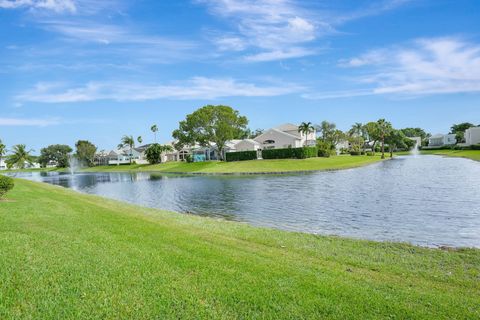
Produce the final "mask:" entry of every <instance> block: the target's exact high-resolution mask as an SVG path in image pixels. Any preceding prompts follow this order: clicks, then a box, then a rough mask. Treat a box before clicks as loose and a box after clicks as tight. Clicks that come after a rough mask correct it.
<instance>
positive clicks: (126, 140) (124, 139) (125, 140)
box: [118, 135, 135, 164]
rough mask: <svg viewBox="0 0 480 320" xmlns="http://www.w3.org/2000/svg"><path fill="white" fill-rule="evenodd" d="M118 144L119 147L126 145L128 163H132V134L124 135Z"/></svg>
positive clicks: (133, 142) (133, 143)
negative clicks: (128, 152)
mask: <svg viewBox="0 0 480 320" xmlns="http://www.w3.org/2000/svg"><path fill="white" fill-rule="evenodd" d="M118 146H119V147H120V148H125V147H128V148H129V149H130V154H129V156H130V164H132V157H133V148H134V147H135V139H133V136H127V135H124V136H123V137H122V140H121V141H120V144H119V145H118Z"/></svg>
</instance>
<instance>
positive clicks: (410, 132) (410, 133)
mask: <svg viewBox="0 0 480 320" xmlns="http://www.w3.org/2000/svg"><path fill="white" fill-rule="evenodd" d="M400 131H402V133H403V134H404V135H405V136H406V137H410V138H414V137H420V138H421V139H422V146H423V145H426V144H427V143H428V138H429V137H430V134H429V133H427V132H426V131H425V130H423V129H422V128H404V129H401V130H400Z"/></svg>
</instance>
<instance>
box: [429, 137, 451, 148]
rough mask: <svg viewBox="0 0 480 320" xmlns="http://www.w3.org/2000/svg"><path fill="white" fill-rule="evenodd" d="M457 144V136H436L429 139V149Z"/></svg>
mask: <svg viewBox="0 0 480 320" xmlns="http://www.w3.org/2000/svg"><path fill="white" fill-rule="evenodd" d="M456 143H457V138H456V137H455V134H436V135H433V136H431V137H430V138H428V146H429V147H441V146H451V145H454V144H456Z"/></svg>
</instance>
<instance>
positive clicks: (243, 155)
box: [225, 151, 257, 162]
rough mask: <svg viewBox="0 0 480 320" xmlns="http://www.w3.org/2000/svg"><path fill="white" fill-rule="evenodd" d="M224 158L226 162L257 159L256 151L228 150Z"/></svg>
mask: <svg viewBox="0 0 480 320" xmlns="http://www.w3.org/2000/svg"><path fill="white" fill-rule="evenodd" d="M225 160H227V162H230V161H245V160H257V151H238V152H228V153H227V154H226V159H225Z"/></svg>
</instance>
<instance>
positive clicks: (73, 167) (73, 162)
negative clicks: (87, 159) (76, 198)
mask: <svg viewBox="0 0 480 320" xmlns="http://www.w3.org/2000/svg"><path fill="white" fill-rule="evenodd" d="M68 163H69V166H68V169H69V171H70V174H71V175H74V174H75V172H76V171H78V169H79V168H80V163H79V162H78V159H77V157H75V156H74V155H72V154H70V155H68Z"/></svg>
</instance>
